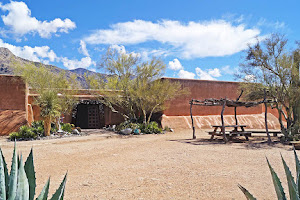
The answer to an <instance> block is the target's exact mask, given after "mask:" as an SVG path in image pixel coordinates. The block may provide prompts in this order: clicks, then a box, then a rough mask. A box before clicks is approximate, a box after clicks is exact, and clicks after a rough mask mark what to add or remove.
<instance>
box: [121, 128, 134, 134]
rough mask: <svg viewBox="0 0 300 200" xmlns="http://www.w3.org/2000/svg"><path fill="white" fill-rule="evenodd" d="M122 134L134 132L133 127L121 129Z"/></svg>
mask: <svg viewBox="0 0 300 200" xmlns="http://www.w3.org/2000/svg"><path fill="white" fill-rule="evenodd" d="M120 132H121V133H122V134H124V135H129V134H131V133H132V129H131V128H126V129H123V130H121V131H120Z"/></svg>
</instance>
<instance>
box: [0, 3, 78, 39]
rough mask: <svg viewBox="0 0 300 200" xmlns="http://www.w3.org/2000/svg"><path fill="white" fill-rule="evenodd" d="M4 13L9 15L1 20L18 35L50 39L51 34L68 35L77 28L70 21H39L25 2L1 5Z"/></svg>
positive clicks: (57, 19)
mask: <svg viewBox="0 0 300 200" xmlns="http://www.w3.org/2000/svg"><path fill="white" fill-rule="evenodd" d="M0 8H1V9H2V10H3V11H8V14H7V15H2V16H1V18H2V20H3V22H4V24H5V25H6V26H9V27H10V28H11V29H12V31H13V32H14V33H15V34H17V35H21V36H22V35H25V34H27V33H38V34H39V35H40V36H41V37H42V38H49V37H51V34H56V33H58V32H61V33H68V31H69V30H72V29H74V28H76V24H75V23H74V22H73V21H71V20H70V19H68V18H67V19H64V20H62V19H60V18H56V19H54V20H52V21H49V22H48V21H39V20H38V19H36V18H35V17H32V16H31V10H30V9H29V8H28V7H27V5H26V4H25V3H24V2H17V1H11V2H10V3H8V4H5V5H2V4H0Z"/></svg>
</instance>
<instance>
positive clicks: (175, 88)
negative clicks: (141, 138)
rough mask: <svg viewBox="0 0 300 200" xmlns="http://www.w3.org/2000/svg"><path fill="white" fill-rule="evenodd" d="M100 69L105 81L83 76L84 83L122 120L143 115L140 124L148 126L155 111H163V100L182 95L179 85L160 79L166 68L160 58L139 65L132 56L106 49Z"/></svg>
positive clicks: (136, 58)
mask: <svg viewBox="0 0 300 200" xmlns="http://www.w3.org/2000/svg"><path fill="white" fill-rule="evenodd" d="M101 67H102V68H104V69H105V70H106V71H107V72H108V76H107V81H106V82H105V81H103V78H102V77H95V76H86V78H87V82H88V83H89V86H90V88H92V89H98V90H99V89H100V90H101V93H102V94H103V95H102V96H101V98H100V100H101V101H103V103H104V104H105V105H107V106H108V107H109V108H111V110H112V111H113V112H117V113H120V114H121V115H122V116H123V117H124V119H125V120H136V119H137V115H140V114H141V113H142V116H143V122H144V123H145V124H146V123H149V122H150V119H151V117H152V114H153V113H154V112H159V111H162V110H163V109H164V108H165V107H164V102H165V101H166V100H169V99H172V98H174V97H176V96H177V95H180V94H182V89H181V85H180V84H179V83H170V82H169V81H168V80H161V79H160V78H161V77H162V75H163V72H164V70H165V67H166V66H165V64H164V63H163V62H162V61H161V60H160V59H157V58H152V59H151V60H150V61H147V62H141V60H140V59H139V57H138V56H136V55H134V54H126V53H120V52H118V51H116V50H113V49H108V50H107V53H106V55H105V56H104V57H103V62H102V63H101Z"/></svg>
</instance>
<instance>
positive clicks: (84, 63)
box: [60, 57, 96, 69]
mask: <svg viewBox="0 0 300 200" xmlns="http://www.w3.org/2000/svg"><path fill="white" fill-rule="evenodd" d="M60 60H61V62H62V63H63V65H64V66H65V67H66V68H67V69H76V68H85V69H86V68H88V67H90V66H91V65H94V66H95V65H96V63H95V61H93V60H92V59H91V58H90V57H84V58H82V59H81V60H77V59H73V60H70V59H68V58H66V57H62V58H60Z"/></svg>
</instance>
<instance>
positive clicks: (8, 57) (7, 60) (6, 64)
mask: <svg viewBox="0 0 300 200" xmlns="http://www.w3.org/2000/svg"><path fill="white" fill-rule="evenodd" d="M16 62H17V64H20V65H21V66H22V65H23V66H26V65H34V66H36V67H40V66H45V67H46V68H48V69H50V70H51V71H52V72H53V73H60V72H62V71H63V72H65V75H66V78H69V77H71V76H73V75H74V74H75V76H76V80H77V81H78V82H79V83H80V85H81V87H82V88H87V87H88V86H87V82H86V80H85V77H84V74H87V75H97V76H98V75H100V76H102V77H103V78H105V77H106V76H107V75H106V74H101V73H97V72H93V71H90V70H87V69H84V68H77V69H73V70H66V69H62V68H59V67H56V66H54V65H46V64H43V63H41V62H33V61H30V60H26V59H24V58H20V57H18V56H16V55H14V54H13V53H12V52H11V51H10V50H9V49H7V48H3V47H0V74H9V75H13V74H14V73H13V70H12V65H13V63H16Z"/></svg>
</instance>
